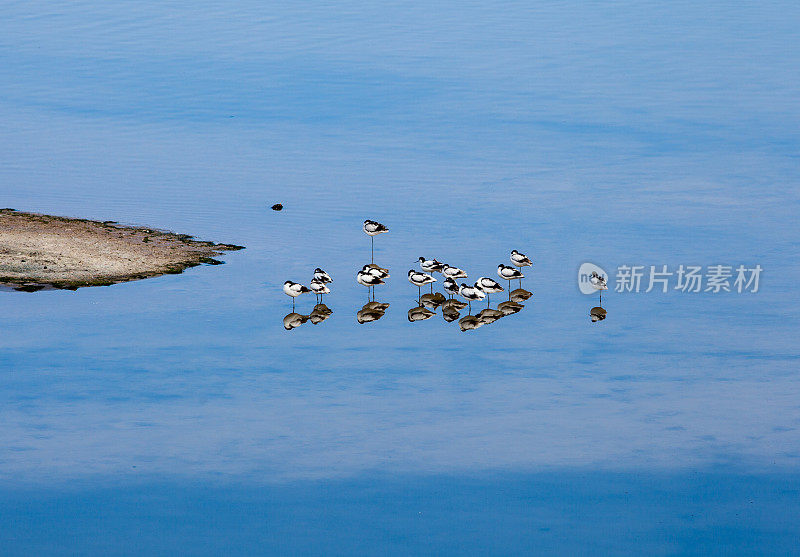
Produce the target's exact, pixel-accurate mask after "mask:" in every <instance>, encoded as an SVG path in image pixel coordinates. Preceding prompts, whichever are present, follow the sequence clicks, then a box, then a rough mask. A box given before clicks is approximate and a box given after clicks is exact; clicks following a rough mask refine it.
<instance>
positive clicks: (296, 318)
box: [283, 312, 310, 331]
mask: <svg viewBox="0 0 800 557" xmlns="http://www.w3.org/2000/svg"><path fill="white" fill-rule="evenodd" d="M309 318H310V316H308V315H300V314H299V313H295V312H292V313H290V314H288V315H287V316H286V317H284V318H283V328H284V329H286V330H287V331H291V330H292V329H296V328H297V327H299V326H300V325H302V324H303V323H305V322H306V321H308V320H309Z"/></svg>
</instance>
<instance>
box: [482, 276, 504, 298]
mask: <svg viewBox="0 0 800 557" xmlns="http://www.w3.org/2000/svg"><path fill="white" fill-rule="evenodd" d="M475 284H476V285H478V286H479V287H480V289H481V290H483V291H484V292H486V293H487V294H494V293H495V292H502V291H503V290H504V288H503V287H502V286H500V285H499V284H498V283H497V281H496V280H494V279H490V278H489V277H481V278H479V279H478V282H476V283H475Z"/></svg>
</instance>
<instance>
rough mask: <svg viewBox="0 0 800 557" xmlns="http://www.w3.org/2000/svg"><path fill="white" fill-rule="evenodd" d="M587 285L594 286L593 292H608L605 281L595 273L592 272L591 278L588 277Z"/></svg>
mask: <svg viewBox="0 0 800 557" xmlns="http://www.w3.org/2000/svg"><path fill="white" fill-rule="evenodd" d="M589 283H590V284H591V285H592V286H594V289H595V290H608V286H606V279H604V278H603V277H601V276H600V275H598V274H597V271H592V276H590V277H589Z"/></svg>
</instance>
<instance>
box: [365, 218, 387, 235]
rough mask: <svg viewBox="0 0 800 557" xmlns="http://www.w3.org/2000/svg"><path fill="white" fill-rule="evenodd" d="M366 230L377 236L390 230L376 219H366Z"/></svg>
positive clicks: (367, 232) (369, 233)
mask: <svg viewBox="0 0 800 557" xmlns="http://www.w3.org/2000/svg"><path fill="white" fill-rule="evenodd" d="M364 232H365V233H366V234H367V235H369V236H377V235H378V234H383V233H384V232H389V229H388V228H386V227H385V226H383V225H382V224H381V223H379V222H376V221H374V220H365V221H364Z"/></svg>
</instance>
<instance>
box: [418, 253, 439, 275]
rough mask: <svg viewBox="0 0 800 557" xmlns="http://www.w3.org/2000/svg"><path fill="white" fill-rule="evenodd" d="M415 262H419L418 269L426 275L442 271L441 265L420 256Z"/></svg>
mask: <svg viewBox="0 0 800 557" xmlns="http://www.w3.org/2000/svg"><path fill="white" fill-rule="evenodd" d="M417 261H419V266H420V268H421V269H422V270H423V271H425V272H426V273H435V272H437V271H441V270H442V265H443V264H442V263H440V262H439V261H436V260H435V259H425V258H424V257H421V256H420V258H419V259H418V260H417Z"/></svg>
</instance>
